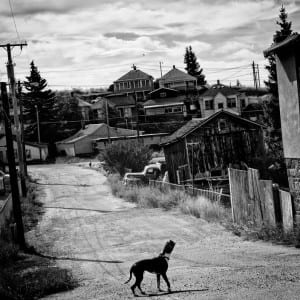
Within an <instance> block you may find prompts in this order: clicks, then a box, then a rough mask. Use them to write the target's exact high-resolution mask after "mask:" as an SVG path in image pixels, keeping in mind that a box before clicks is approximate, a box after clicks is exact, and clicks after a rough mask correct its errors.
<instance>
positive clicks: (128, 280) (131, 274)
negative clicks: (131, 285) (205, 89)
mask: <svg viewBox="0 0 300 300" xmlns="http://www.w3.org/2000/svg"><path fill="white" fill-rule="evenodd" d="M131 278H132V268H131V269H130V276H129V279H128V280H127V281H126V282H124V284H126V283H128V282H129V281H130V280H131Z"/></svg>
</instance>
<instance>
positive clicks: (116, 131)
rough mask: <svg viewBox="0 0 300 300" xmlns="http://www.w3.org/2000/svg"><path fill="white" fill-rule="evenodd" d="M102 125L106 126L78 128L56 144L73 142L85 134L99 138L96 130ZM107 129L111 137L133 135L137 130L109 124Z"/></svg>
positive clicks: (105, 125) (90, 125)
mask: <svg viewBox="0 0 300 300" xmlns="http://www.w3.org/2000/svg"><path fill="white" fill-rule="evenodd" d="M102 127H103V128H107V127H108V126H107V124H105V123H101V124H89V125H87V127H86V128H84V129H81V130H79V131H78V132H76V133H75V134H74V135H72V136H70V137H68V138H66V139H64V140H62V141H59V142H57V143H56V144H73V143H75V142H77V141H79V140H81V139H83V138H85V137H87V136H90V137H92V138H93V139H95V138H97V136H98V137H99V138H100V137H101V136H100V135H99V133H98V134H97V131H98V130H99V129H100V128H102ZM109 130H110V136H111V137H114V136H126V135H133V134H136V132H137V131H136V130H131V129H125V128H117V127H110V126H109Z"/></svg>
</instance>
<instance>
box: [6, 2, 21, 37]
mask: <svg viewBox="0 0 300 300" xmlns="http://www.w3.org/2000/svg"><path fill="white" fill-rule="evenodd" d="M8 3H9V7H10V13H11V17H12V19H13V22H14V26H15V30H16V34H17V38H18V40H19V42H21V38H20V34H19V31H18V28H17V23H16V20H15V15H14V11H13V8H12V4H11V0H8Z"/></svg>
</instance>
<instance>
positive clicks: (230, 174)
mask: <svg viewBox="0 0 300 300" xmlns="http://www.w3.org/2000/svg"><path fill="white" fill-rule="evenodd" d="M228 178H229V191H230V204H231V214H232V221H233V222H235V221H236V220H235V217H234V208H233V207H234V201H233V199H232V198H233V186H232V171H231V168H228Z"/></svg>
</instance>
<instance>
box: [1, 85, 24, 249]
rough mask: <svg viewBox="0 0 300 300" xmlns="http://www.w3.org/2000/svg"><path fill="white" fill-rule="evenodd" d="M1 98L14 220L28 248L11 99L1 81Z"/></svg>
mask: <svg viewBox="0 0 300 300" xmlns="http://www.w3.org/2000/svg"><path fill="white" fill-rule="evenodd" d="M1 98H2V104H3V109H2V115H3V120H4V124H5V136H6V147H7V160H8V166H9V176H10V186H11V196H12V202H13V214H14V220H15V222H16V226H17V242H18V244H19V246H20V248H21V249H25V248H26V243H25V236H24V227H23V220H22V211H21V203H20V194H19V187H18V175H17V170H16V162H15V155H14V146H13V137H12V131H11V120H10V116H9V101H8V96H7V90H6V83H5V82H1Z"/></svg>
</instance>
